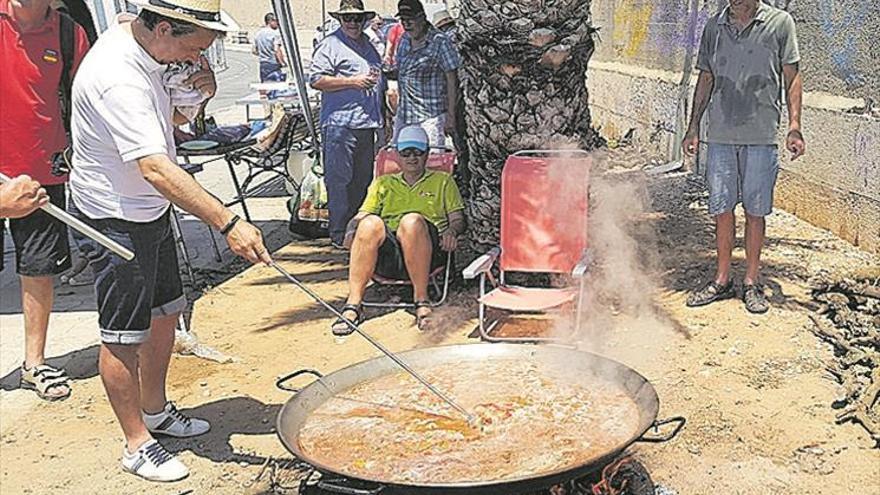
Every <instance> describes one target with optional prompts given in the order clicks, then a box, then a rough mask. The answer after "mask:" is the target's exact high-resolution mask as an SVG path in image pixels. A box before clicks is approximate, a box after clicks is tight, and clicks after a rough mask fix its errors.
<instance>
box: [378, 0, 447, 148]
mask: <svg viewBox="0 0 880 495" xmlns="http://www.w3.org/2000/svg"><path fill="white" fill-rule="evenodd" d="M397 11H398V12H397V16H398V17H400V22H401V24H403V28H404V29H405V30H406V33H405V34H404V35H403V37H402V38H401V40H400V44H399V45H398V46H397V54H396V56H395V59H396V61H397V81H398V84H399V86H400V107H399V108H398V110H397V119H396V121H395V122H394V127H395V133H394V134H395V139H396V137H397V132H398V131H399V130H400V129H402V128H404V127H406V126H410V125H417V126H420V127H421V128H422V129H424V130H425V132H426V133H427V134H428V140H429V141H430V143H431V147H432V148H434V147H443V146H444V145H445V143H446V138H445V136H444V135H445V134H449V135H452V134H453V133H454V132H455V127H456V114H457V113H456V106H457V105H458V72H457V71H458V68H459V67H460V66H461V58H460V57H459V55H458V50H456V48H455V45H454V44H453V42H452V40H451V39H450V38H449V36H447V35H446V34H445V33H443V32H442V31H440V30H439V29H437V28H435V27H434V26H432V25H431V23H429V22H428V19H427V16H426V15H425V8H424V6H422V3H421V2H420V1H419V0H400V2H399V3H398V4H397Z"/></svg>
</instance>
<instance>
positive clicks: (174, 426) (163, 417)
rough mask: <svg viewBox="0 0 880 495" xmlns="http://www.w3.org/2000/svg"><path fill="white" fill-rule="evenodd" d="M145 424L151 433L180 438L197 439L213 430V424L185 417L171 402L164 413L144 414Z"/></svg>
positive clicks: (167, 403)
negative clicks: (196, 437)
mask: <svg viewBox="0 0 880 495" xmlns="http://www.w3.org/2000/svg"><path fill="white" fill-rule="evenodd" d="M144 423H145V424H146V425H147V429H148V430H149V431H150V433H153V434H156V435H168V436H170V437H178V438H188V437H195V436H198V435H201V434H203V433H207V432H208V430H210V429H211V423H208V422H207V421H205V420H204V419H197V418H190V417H187V416H184V415H183V413H182V412H180V411H178V410H177V408H176V407H174V403H173V402H171V401H168V402H166V403H165V409H163V410H162V412H159V413H156V414H146V413H144Z"/></svg>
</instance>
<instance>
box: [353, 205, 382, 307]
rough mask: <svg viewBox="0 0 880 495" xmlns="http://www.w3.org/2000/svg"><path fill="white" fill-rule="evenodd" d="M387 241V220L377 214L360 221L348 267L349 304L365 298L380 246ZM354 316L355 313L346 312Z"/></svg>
mask: <svg viewBox="0 0 880 495" xmlns="http://www.w3.org/2000/svg"><path fill="white" fill-rule="evenodd" d="M383 242H385V222H383V221H382V219H381V218H379V217H378V216H376V215H368V216H366V217H364V218H362V219H361V220H360V223H358V227H357V232H356V233H355V237H354V242H353V243H352V245H351V263H350V266H349V269H348V300H347V301H346V302H347V303H348V304H352V305H355V306H357V305H358V304H360V303H361V302H362V301H363V300H364V291H365V290H366V288H367V284H368V283H370V278H371V277H372V276H373V272H374V271H375V270H376V261H377V260H378V259H379V248H380V247H381V246H382V243H383ZM343 316H345V317H346V318H349V317H351V318H352V319H353V318H354V315H353V314H344V315H343Z"/></svg>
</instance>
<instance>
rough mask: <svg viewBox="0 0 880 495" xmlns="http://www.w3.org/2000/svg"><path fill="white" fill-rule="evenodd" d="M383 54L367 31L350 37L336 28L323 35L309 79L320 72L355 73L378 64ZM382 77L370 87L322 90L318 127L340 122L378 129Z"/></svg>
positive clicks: (380, 125)
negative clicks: (330, 32) (355, 36)
mask: <svg viewBox="0 0 880 495" xmlns="http://www.w3.org/2000/svg"><path fill="white" fill-rule="evenodd" d="M381 64H382V58H381V57H380V56H379V52H377V51H376V49H375V48H374V47H373V44H372V43H370V40H369V38H367V35H365V34H362V35H361V38H360V39H359V40H353V39H351V38H349V37H348V36H347V35H346V34H345V33H344V32H343V31H342V29H341V28H340V29H337V30H336V31H334V32H333V33H332V34H331V35H330V36H327V37H326V38H324V40H323V41H321V43H320V44H318V47H317V48H316V49H315V53H314V55H312V65H311V70H310V72H311V76H310V77H309V83H310V84H314V83H315V82H316V81H318V79H320V78H321V77H322V76H333V77H339V76H346V77H351V76H357V75H360V74H367V73H369V72H370V66H371V65H372V66H381ZM384 94H385V78H384V77H383V76H380V77H379V83H378V84H377V85H376V86H375V87H374V88H373V89H372V90H369V91H365V90H363V89H343V90H341V91H324V92H323V93H322V96H321V127H326V126H340V127H347V128H349V129H378V128H380V127H382V126H383V125H384V120H383V115H382V103H383V99H384Z"/></svg>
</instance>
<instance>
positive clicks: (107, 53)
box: [70, 25, 177, 222]
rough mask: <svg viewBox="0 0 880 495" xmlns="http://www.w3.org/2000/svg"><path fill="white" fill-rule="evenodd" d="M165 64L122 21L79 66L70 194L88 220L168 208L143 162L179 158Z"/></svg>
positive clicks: (141, 217) (154, 214)
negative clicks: (160, 156) (153, 157)
mask: <svg viewBox="0 0 880 495" xmlns="http://www.w3.org/2000/svg"><path fill="white" fill-rule="evenodd" d="M165 69H166V66H165V65H163V64H160V63H159V62H157V61H156V60H155V59H154V58H153V57H152V56H150V54H148V53H147V52H146V51H145V50H144V49H143V48H142V47H141V46H140V45H139V44H138V43H137V42H136V41H135V40H134V37H133V36H132V35H131V32H130V31H129V30H127V29H125V27H124V26H119V25H117V26H113V27H112V28H110V29H109V30H108V31H107V32H105V33H104V34H103V35H101V37H100V38H99V39H98V41H97V43H95V46H93V47H92V49H91V50H89V52H88V54H87V55H86V57H85V59H84V60H83V62H82V65H80V67H79V70H78V71H77V74H76V79H75V80H74V83H73V105H72V106H73V111H72V114H71V133H72V137H73V170H72V172H71V174H70V198H71V200H72V201H73V202H74V204H75V205H76V207H77V208H78V209H79V210H80V211H81V212H82V213H84V214H85V215H86V216H87V217H89V218H94V219H100V218H118V219H122V220H128V221H131V222H149V221H152V220H155V219H157V218H159V217H160V216H161V215H162V214H163V213H165V210H167V209H168V207H169V206H170V202H169V201H168V199H166V198H165V197H164V196H162V194H161V193H159V191H157V190H156V189H155V188H154V187H153V186H152V185H150V183H148V182H147V181H146V180H145V179H144V177H143V175H142V174H141V172H140V169H139V168H138V164H137V160H138V159H140V158H143V157H146V156H149V155H155V154H165V155H168V157H169V158H170V159H171V160H172V161H176V159H177V155H176V154H175V151H174V135H173V129H174V128H173V124H172V108H171V97H170V95H169V92H168V90H167V89H166V88H165V85H164V84H163V75H164V72H165Z"/></svg>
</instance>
